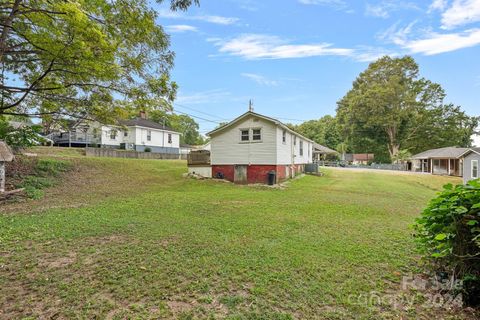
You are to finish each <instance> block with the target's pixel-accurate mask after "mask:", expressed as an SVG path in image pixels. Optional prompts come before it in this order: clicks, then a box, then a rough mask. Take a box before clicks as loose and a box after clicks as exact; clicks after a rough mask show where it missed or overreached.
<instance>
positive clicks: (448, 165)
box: [409, 147, 469, 177]
mask: <svg viewBox="0 0 480 320" xmlns="http://www.w3.org/2000/svg"><path fill="white" fill-rule="evenodd" d="M468 150H469V149H468V148H455V147H446V148H438V149H432V150H427V151H424V152H421V153H419V154H416V155H414V156H412V157H411V158H410V161H409V168H410V170H411V171H414V172H424V173H431V174H438V175H449V176H457V177H461V176H462V175H463V155H464V154H465V153H466V152H467V151H468Z"/></svg>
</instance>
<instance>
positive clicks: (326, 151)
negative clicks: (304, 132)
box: [313, 142, 338, 154]
mask: <svg viewBox="0 0 480 320" xmlns="http://www.w3.org/2000/svg"><path fill="white" fill-rule="evenodd" d="M313 153H320V154H337V153H338V152H337V151H335V150H332V149H330V148H329V147H325V146H322V145H321V144H318V143H316V142H314V143H313Z"/></svg>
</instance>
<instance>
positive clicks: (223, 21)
mask: <svg viewBox="0 0 480 320" xmlns="http://www.w3.org/2000/svg"><path fill="white" fill-rule="evenodd" d="M158 16H159V17H161V18H167V19H183V20H196V21H204V22H209V23H214V24H220V25H231V24H235V23H237V22H238V21H239V20H240V19H238V18H233V17H223V16H215V15H186V14H183V13H180V12H173V11H171V10H166V9H162V10H159V11H158Z"/></svg>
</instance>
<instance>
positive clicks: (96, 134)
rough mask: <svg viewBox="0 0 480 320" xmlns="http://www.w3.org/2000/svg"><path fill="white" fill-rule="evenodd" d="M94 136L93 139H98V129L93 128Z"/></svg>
mask: <svg viewBox="0 0 480 320" xmlns="http://www.w3.org/2000/svg"><path fill="white" fill-rule="evenodd" d="M92 135H93V139H97V138H98V129H97V128H93V131H92Z"/></svg>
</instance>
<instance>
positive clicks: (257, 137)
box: [252, 129, 262, 141]
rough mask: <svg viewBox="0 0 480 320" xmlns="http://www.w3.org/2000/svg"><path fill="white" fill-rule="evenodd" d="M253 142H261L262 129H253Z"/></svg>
mask: <svg viewBox="0 0 480 320" xmlns="http://www.w3.org/2000/svg"><path fill="white" fill-rule="evenodd" d="M252 140H253V141H261V140H262V129H253V130H252Z"/></svg>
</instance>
